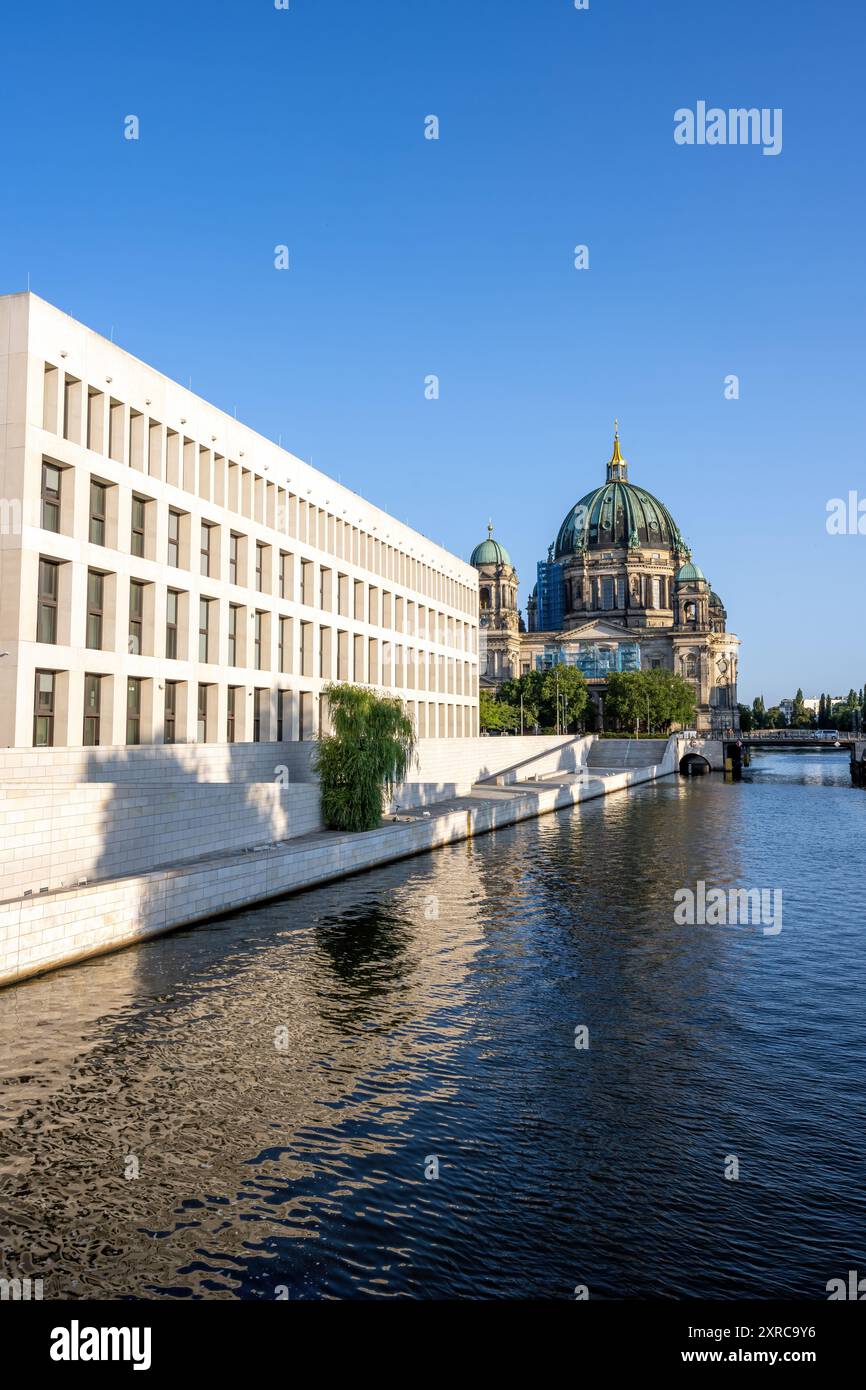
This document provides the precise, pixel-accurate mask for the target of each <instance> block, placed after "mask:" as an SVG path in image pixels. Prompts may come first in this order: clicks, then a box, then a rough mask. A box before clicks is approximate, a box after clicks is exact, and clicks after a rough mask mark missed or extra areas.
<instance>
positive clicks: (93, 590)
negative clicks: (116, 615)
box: [86, 570, 105, 652]
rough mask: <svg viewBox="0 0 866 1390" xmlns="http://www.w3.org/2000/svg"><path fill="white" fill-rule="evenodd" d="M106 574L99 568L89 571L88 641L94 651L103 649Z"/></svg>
mask: <svg viewBox="0 0 866 1390" xmlns="http://www.w3.org/2000/svg"><path fill="white" fill-rule="evenodd" d="M104 591H105V575H104V574H100V573H99V571H98V570H88V571H87V643H86V645H87V646H88V647H90V648H91V649H92V650H93V651H97V652H99V651H102V616H103V609H104V603H103V595H104Z"/></svg>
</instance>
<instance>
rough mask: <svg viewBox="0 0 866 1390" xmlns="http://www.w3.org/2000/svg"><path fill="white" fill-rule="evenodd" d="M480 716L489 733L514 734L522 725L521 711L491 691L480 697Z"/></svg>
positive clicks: (481, 723)
mask: <svg viewBox="0 0 866 1390" xmlns="http://www.w3.org/2000/svg"><path fill="white" fill-rule="evenodd" d="M478 716H479V723H480V725H481V728H482V729H484V730H485V732H487V733H509V734H510V733H513V732H514V730H515V729H517V728H518V727H519V725H520V710H519V709H515V707H514V705H509V704H507V703H506V702H505V701H504V700H501V699H499V698H498V697H497V696H496V695H494V694H493V693H492V692H491V691H490V690H481V691H479V695H478Z"/></svg>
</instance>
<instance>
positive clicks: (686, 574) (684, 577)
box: [675, 560, 707, 584]
mask: <svg viewBox="0 0 866 1390" xmlns="http://www.w3.org/2000/svg"><path fill="white" fill-rule="evenodd" d="M697 581H700V582H701V583H702V584H706V582H707V580H706V576H705V575H704V572H703V570H702V569H699V568H698V566H697V565H693V564H692V562H691V560H689V562H688V564H687V565H683V567H682V569H679V570H677V572H676V575H675V583H677V584H680V583H683V584H688V583H692V584H694V583H696V582H697Z"/></svg>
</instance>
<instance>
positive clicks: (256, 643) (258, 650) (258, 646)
mask: <svg viewBox="0 0 866 1390" xmlns="http://www.w3.org/2000/svg"><path fill="white" fill-rule="evenodd" d="M264 616H265V615H264V613H262V612H259V611H258V610H257V611H256V616H255V622H254V627H255V635H254V639H253V647H254V650H255V663H256V670H257V671H261V669H262V624H263V622H264Z"/></svg>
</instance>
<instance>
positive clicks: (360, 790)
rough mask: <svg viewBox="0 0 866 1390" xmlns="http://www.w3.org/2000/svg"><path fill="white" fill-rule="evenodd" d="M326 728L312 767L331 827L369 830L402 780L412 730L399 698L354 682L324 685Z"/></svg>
mask: <svg viewBox="0 0 866 1390" xmlns="http://www.w3.org/2000/svg"><path fill="white" fill-rule="evenodd" d="M322 694H323V698H326V699H327V701H328V709H329V713H330V722H331V726H332V727H331V732H330V733H327V734H320V736H319V746H318V748H317V750H316V771H317V773H318V775H319V783H320V786H321V790H322V816H323V817H324V820H325V824H326V825H328V826H330V827H331V829H332V830H373V829H375V827H376V826H377V825H378V824H379V822H380V820H381V819H382V811H383V808H384V805H385V799H386V798H387V799H388V800H390V799H391V797H392V796H393V794H394V788H395V787H397V786H399V784H400V783H401V782H402V781H403V780H404V778H405V776H406V774H407V772H408V771H409V768H410V766H411V763H412V758H413V755H414V752H415V729H414V726H413V724H412V720H411V719H410V718H409V717H408V715H407V714H406V713H405V711H404V709H403V706H402V704H401V703H400V701H399V700H396V699H392V698H391V697H390V696H387V695H377V694H376V692H375V691H374V690H367V689H366V688H365V687H363V686H360V685H327V686H325V689H324V690H323V692H322Z"/></svg>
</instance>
